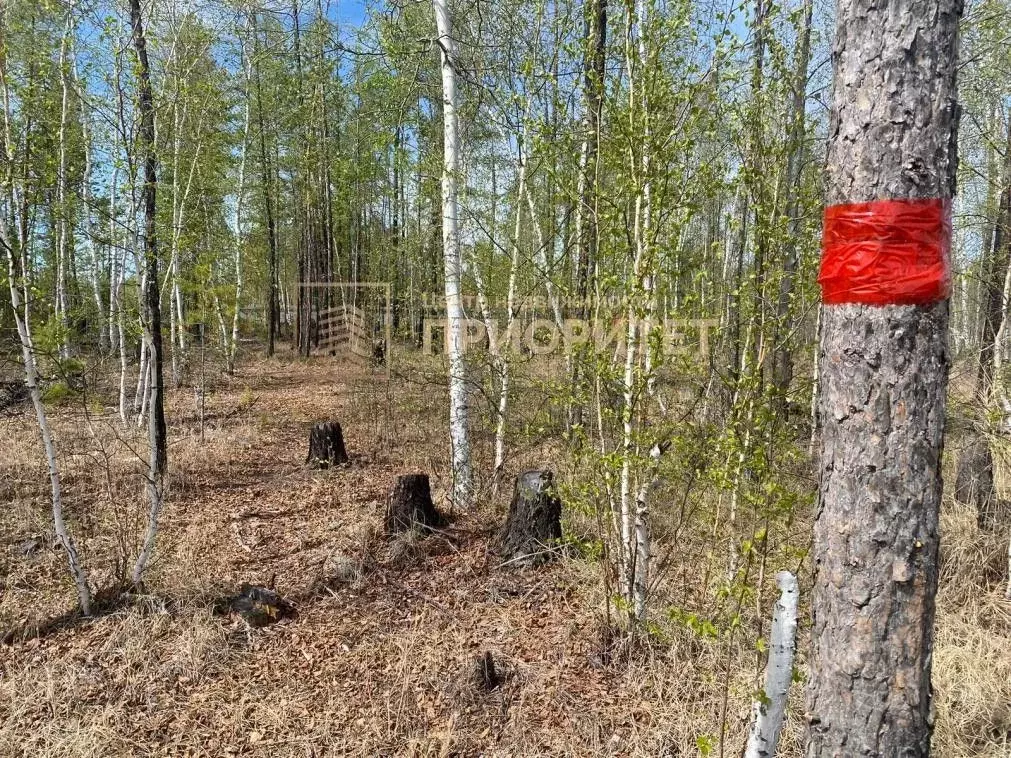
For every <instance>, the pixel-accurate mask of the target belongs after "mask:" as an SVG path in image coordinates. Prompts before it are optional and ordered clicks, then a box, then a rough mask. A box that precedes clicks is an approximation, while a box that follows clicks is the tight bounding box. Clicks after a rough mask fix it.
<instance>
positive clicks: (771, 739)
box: [744, 571, 800, 758]
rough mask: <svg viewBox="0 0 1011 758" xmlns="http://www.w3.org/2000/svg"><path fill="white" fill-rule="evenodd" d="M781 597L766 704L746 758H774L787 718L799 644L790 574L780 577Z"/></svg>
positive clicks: (758, 708) (760, 706)
mask: <svg viewBox="0 0 1011 758" xmlns="http://www.w3.org/2000/svg"><path fill="white" fill-rule="evenodd" d="M776 584H778V585H779V590H780V596H779V600H778V601H776V606H775V608H774V609H773V612H772V630H771V632H770V635H769V663H768V665H767V666H766V668H765V702H764V703H759V702H756V703H755V704H754V706H753V707H752V713H753V715H754V723H753V724H752V727H751V734H750V735H749V737H748V747H747V749H746V750H745V753H744V758H773V756H775V755H776V744H777V743H778V742H779V732H780V730H781V729H782V728H783V718H784V716H785V714H786V699H787V695H788V694H789V692H790V683H791V682H792V681H793V654H794V651H795V650H796V644H797V600H798V597H799V594H800V593H799V590H798V589H797V577H795V576H794V575H793V574H791V573H790V572H789V571H780V572H779V573H778V574H777V575H776Z"/></svg>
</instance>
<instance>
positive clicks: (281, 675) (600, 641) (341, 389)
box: [0, 354, 1011, 758]
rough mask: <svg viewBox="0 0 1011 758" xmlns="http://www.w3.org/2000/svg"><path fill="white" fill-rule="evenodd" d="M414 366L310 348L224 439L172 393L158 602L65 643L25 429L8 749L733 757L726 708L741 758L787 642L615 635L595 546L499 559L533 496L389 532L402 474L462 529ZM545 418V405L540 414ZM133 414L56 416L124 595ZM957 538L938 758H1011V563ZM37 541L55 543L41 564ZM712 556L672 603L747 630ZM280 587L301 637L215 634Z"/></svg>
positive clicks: (223, 430)
mask: <svg viewBox="0 0 1011 758" xmlns="http://www.w3.org/2000/svg"><path fill="white" fill-rule="evenodd" d="M394 360H395V361H396V363H400V362H401V361H400V360H398V359H397V358H395V359H394ZM405 360H406V362H407V363H406V365H402V368H403V370H404V371H405V372H406V373H407V376H402V377H401V378H399V379H398V378H394V379H393V380H392V381H391V383H390V385H389V395H387V394H386V391H385V389H377V388H376V387H374V386H372V384H373V382H374V380H373V379H371V378H369V380H368V381H367V382H363V381H361V379H362V377H357V376H356V373H355V372H360V371H362V369H360V368H355V367H352V368H350V369H349V368H348V367H347V366H341V365H339V364H336V363H335V362H334V361H333V360H332V359H318V360H313V361H312V362H311V363H308V364H306V363H305V362H303V361H299V360H297V359H295V358H293V357H292V356H291V355H290V354H289V355H287V356H280V357H278V358H277V359H272V360H268V361H263V360H256V361H252V362H249V363H243V364H240V367H239V369H238V371H237V373H236V375H235V376H234V377H232V378H230V379H229V378H228V377H227V376H225V375H221V376H220V379H216V380H215V386H214V388H213V390H212V391H210V392H209V393H208V395H207V400H206V409H205V430H204V441H203V442H200V440H199V428H198V425H199V421H198V412H197V409H196V407H195V403H194V398H193V395H192V393H190V392H187V391H180V392H174V393H170V395H169V402H168V403H167V410H168V419H169V428H170V429H171V430H172V433H171V434H170V449H171V450H172V452H173V456H174V460H175V461H176V463H175V467H176V468H175V469H174V474H173V484H172V487H171V489H170V494H169V496H168V501H167V503H166V509H165V524H166V527H165V531H164V533H163V534H162V540H163V548H162V552H161V553H160V554H159V558H158V560H157V561H156V562H155V563H153V564H152V569H151V571H152V575H151V578H150V580H149V581H150V583H151V585H152V586H154V587H157V588H158V589H157V594H152V595H145V594H131V595H128V596H126V597H125V598H122V599H119V600H117V601H116V604H115V606H114V607H111V608H108V609H106V610H103V612H102V613H101V615H100V616H99V617H98V618H96V619H95V620H94V621H81V620H76V621H75V622H73V623H67V624H65V625H59V624H58V625H57V626H56V627H55V628H53V629H50V630H46V632H45V634H44V635H43V636H41V637H35V636H34V632H33V625H37V624H44V623H46V622H47V621H49V620H50V619H53V618H56V617H59V616H60V615H61V614H63V613H65V612H67V611H68V610H72V606H70V605H68V588H67V578H66V572H65V569H64V567H63V557H62V556H61V554H60V552H59V550H58V547H57V549H53V545H52V536H51V527H50V526H49V525H48V524H47V520H48V510H47V508H46V506H45V502H46V481H45V478H44V475H43V469H42V468H40V462H41V460H42V456H41V450H40V448H39V444H38V442H37V437H36V435H34V434H33V433H32V424H33V420H32V419H31V417H30V415H28V414H20V415H17V416H10V415H8V416H6V417H4V418H3V419H2V420H0V435H2V436H0V440H2V449H3V450H4V455H3V458H2V460H0V467H2V468H0V470H2V474H3V479H2V481H3V483H4V484H3V493H2V494H3V497H4V499H5V500H9V501H10V502H11V503H12V506H11V509H10V511H9V513H8V515H7V517H5V518H4V519H3V521H2V522H0V523H2V529H3V531H2V533H0V544H3V545H5V548H6V549H5V554H4V556H3V562H4V566H5V571H4V573H5V577H6V578H5V581H4V592H3V594H2V595H0V629H6V630H19V631H17V632H14V636H15V639H13V640H8V641H7V642H8V644H7V645H6V646H5V647H4V648H3V651H4V655H3V657H2V660H3V663H2V664H0V672H2V678H0V703H2V704H3V708H4V710H5V719H4V720H3V722H2V725H0V753H2V754H4V755H47V756H50V755H51V756H105V755H162V754H168V755H207V756H216V755H292V756H295V755H362V756H367V755H368V756H371V755H418V756H423V755H478V754H483V755H502V756H508V755H669V756H676V755H716V754H718V752H719V747H718V746H719V744H720V735H721V729H722V715H723V714H724V713H725V714H726V734H725V735H724V741H725V742H726V744H727V753H728V754H736V753H737V751H738V750H739V749H740V747H741V746H742V745H743V742H744V739H745V736H746V731H747V728H748V726H749V717H750V705H751V698H752V695H753V692H754V690H755V689H756V687H757V686H758V685H759V683H760V681H761V679H760V675H761V671H762V663H761V660H760V659H761V656H760V654H759V653H758V651H757V650H756V647H755V643H756V639H758V635H759V634H760V633H761V632H760V630H761V629H762V627H761V619H758V618H755V617H754V616H753V614H748V619H747V622H746V623H745V626H744V628H743V629H742V630H741V632H740V633H739V634H737V635H736V636H726V635H724V634H719V635H715V636H713V635H710V634H707V633H706V632H705V631H704V630H701V629H699V628H698V627H692V626H691V625H689V624H686V623H685V622H684V621H682V620H677V619H672V618H671V617H670V616H667V617H666V618H664V617H663V616H659V617H658V620H657V622H656V628H655V629H653V631H652V632H651V633H650V635H648V636H646V637H643V638H637V639H635V640H632V641H624V640H622V639H621V638H620V637H617V636H614V635H611V634H609V633H608V627H607V623H606V621H607V620H606V618H605V615H604V608H605V607H606V603H605V596H604V588H603V586H602V584H601V582H600V577H599V566H598V560H599V559H595V558H594V556H593V555H592V553H588V552H586V550H585V549H584V550H582V551H579V550H571V551H568V552H567V553H566V555H565V556H564V557H562V558H561V559H560V560H558V561H556V562H553V563H550V564H547V565H545V566H542V567H538V568H523V569H510V567H501V566H500V564H501V563H502V560H501V559H500V558H498V557H497V556H496V555H495V554H494V552H493V549H494V540H495V532H496V530H497V529H498V528H500V527H501V525H502V523H503V522H504V518H505V513H506V509H507V505H508V499H509V496H510V494H511V492H509V491H503V492H502V493H500V495H499V496H498V497H482V498H480V499H479V503H480V505H479V507H478V508H477V509H475V510H474V511H472V512H469V513H467V514H456V516H455V518H454V519H453V521H452V522H451V524H450V525H449V526H448V527H447V529H446V531H445V532H444V533H437V534H435V535H431V536H422V535H410V536H408V537H400V538H391V537H388V536H386V535H384V534H383V524H382V519H383V512H384V508H385V500H386V495H387V491H388V489H389V487H390V486H391V484H392V481H393V479H394V477H395V475H397V474H399V473H403V472H409V471H415V470H419V471H429V472H432V474H433V480H434V482H435V484H434V489H435V493H434V495H435V500H436V502H437V504H438V505H439V507H440V508H442V509H444V510H445V508H446V506H445V498H444V495H445V489H446V484H447V476H446V470H445V456H444V451H443V446H444V439H443V437H442V435H441V434H440V433H439V431H438V430H439V426H440V423H439V422H440V419H441V418H442V417H443V413H444V405H445V403H444V401H443V402H438V403H431V402H429V400H430V398H431V397H432V396H433V392H432V386H431V384H429V383H428V382H426V381H424V380H423V379H422V377H423V376H424V374H423V373H422V372H420V371H418V370H417V367H416V366H415V368H414V370H412V368H411V367H412V363H416V362H418V361H419V360H420V358H418V357H417V356H414V357H410V356H409V357H407V358H405ZM396 363H395V365H396ZM364 373H366V374H367V373H368V371H367V370H366V371H364ZM398 373H399V372H398ZM412 376H414V377H416V379H415V380H413V381H412V379H411V377H412ZM443 395H444V388H443V390H442V391H440V392H439V393H438V395H437V396H438V397H440V398H442V397H443ZM535 412H536V404H532V405H530V406H527V409H526V413H524V415H526V414H527V413H529V414H531V415H534V414H535ZM521 413H523V411H521ZM108 416H109V414H108V412H106V413H104V414H103V413H102V412H98V411H95V412H94V415H93V418H92V422H91V423H92V424H93V425H94V426H95V428H96V430H97V439H96V438H93V437H92V436H91V435H90V433H89V432H88V431H87V430H85V429H83V428H81V427H80V426H78V425H77V424H76V423H75V420H76V419H77V412H76V411H75V410H74V409H66V410H64V411H63V412H59V411H58V412H56V413H55V414H54V419H53V423H54V426H55V427H56V429H57V430H58V433H59V434H60V435H61V438H62V439H63V440H64V445H65V446H66V458H65V461H66V462H65V473H66V479H67V491H68V495H67V497H68V503H73V505H72V506H71V507H70V508H69V509H68V510H69V515H70V517H71V518H73V519H75V521H77V522H78V523H79V524H80V526H79V527H78V544H79V546H80V549H81V552H82V555H83V557H84V560H85V561H86V562H87V563H88V564H89V565H94V566H102V567H106V569H107V571H109V572H110V575H106V576H102V575H98V576H95V577H94V579H93V581H94V582H95V583H96V585H98V586H103V585H106V586H111V585H113V584H114V582H115V577H114V576H112V575H111V570H112V568H113V567H114V566H116V565H117V564H118V563H119V562H120V559H118V558H117V555H118V550H119V548H118V546H117V544H116V540H117V539H121V538H129V537H133V538H134V539H135V538H136V533H137V529H136V523H137V522H138V521H141V520H142V517H143V500H142V498H141V497H140V494H141V493H140V492H139V491H138V490H137V487H136V484H135V481H133V480H135V478H136V471H137V469H138V468H141V467H142V465H143V462H142V461H141V460H139V459H138V458H137V457H136V456H135V455H133V454H131V453H130V452H129V446H130V445H131V443H133V442H136V440H129V439H128V440H121V439H120V438H121V437H122V433H121V432H120V431H119V430H118V424H116V423H115V421H114V420H113V421H112V422H111V423H112V428H113V430H114V431H113V433H110V432H109V431H108V429H109V425H110V419H109V417H108ZM321 418H339V419H341V421H342V423H343V427H344V434H345V437H346V440H347V447H348V451H349V454H350V457H351V464H350V466H349V467H347V468H337V469H333V470H327V471H312V470H310V469H307V467H306V466H305V452H306V439H307V431H308V428H309V426H310V425H311V424H312V423H313V422H314V421H316V420H318V419H321ZM485 421H486V423H487V419H486V420H485ZM539 437H540V438H539V439H534V440H531V441H529V442H528V444H524V445H522V446H521V449H522V453H520V454H518V455H517V456H516V457H515V458H513V459H511V460H510V461H509V466H508V472H509V478H510V481H511V477H512V476H513V475H515V474H516V473H517V472H519V471H522V470H525V469H527V468H532V467H542V466H545V465H547V466H548V467H557V468H556V470H558V471H559V472H560V475H562V472H563V471H564V466H565V464H564V461H563V459H562V458H561V456H560V450H559V448H558V445H557V443H555V442H554V440H553V436H552V435H551V433H550V430H545V431H543V432H542V433H541V434H540V435H539ZM98 440H103V441H104V444H103V445H100V444H99V442H98ZM103 448H104V452H103ZM488 453H490V451H489V450H484V454H488ZM105 455H108V456H109V463H108V464H106V462H105ZM107 465H108V467H109V468H108V472H107V469H106V466H107ZM107 473H108V474H109V475H110V476H109V478H108V479H107V478H106V475H107ZM796 473H797V474H798V475H799V476H804V477H809V476H810V471H809V470H806V469H802V470H798V471H797V472H796ZM110 486H111V487H112V488H113V489H112V491H113V497H111V498H110V495H109V487H110ZM805 486H806V487H809V486H810V484H808V485H805ZM506 489H507V490H508V488H506ZM440 495H442V497H440ZM810 518H811V514H810V511H809V509H805V511H804V512H802V513H800V514H798V519H797V523H796V524H795V525H794V527H793V528H792V530H791V535H792V538H793V539H794V540H795V541H796V544H797V545H798V546H799V547H800V548H801V550H802V551H806V549H807V541H808V539H809V538H808V537H807V536H806V535H807V534H808V533H809V530H810ZM563 522H564V525H565V540H566V541H567V542H569V543H572V544H573V545H578V544H579V543H581V542H586V543H590V542H593V541H594V540H595V536H594V535H595V534H596V527H595V525H594V524H593V523H592V519H591V518H590V516H589V515H588V514H586V513H580V512H579V511H577V510H573V509H571V508H568V507H566V508H565V510H564V513H563ZM690 528H693V527H690ZM942 529H943V532H942V533H943V539H944V545H945V550H944V557H943V559H942V575H941V585H940V589H939V595H938V598H939V599H938V603H939V610H938V620H937V627H938V631H937V647H936V649H935V652H934V658H935V661H934V672H935V673H934V685H935V689H936V695H937V725H936V727H935V730H936V731H935V737H934V740H935V751H936V755H939V756H952V757H954V756H965V757H966V758H968V757H969V756H973V757H982V756H993V757H994V758H1005V757H1006V756H1007V755H1008V749H1009V743H1008V739H1009V737H1008V734H1009V732H1011V711H1009V709H1008V703H1011V691H1009V687H1011V657H1009V656H1008V655H1007V651H1008V650H1009V649H1011V608H1009V605H1008V603H1007V601H1006V600H1005V599H1004V595H1003V586H1002V581H1001V579H1002V577H1003V575H1004V569H1005V551H1006V543H1004V542H1003V541H1002V540H1000V539H997V538H995V537H994V536H992V535H986V534H985V533H981V532H980V531H979V529H978V528H977V526H976V516H975V513H974V511H973V510H972V509H971V508H968V507H966V506H961V505H958V504H955V503H951V502H948V503H946V504H945V507H944V510H943V521H942ZM31 539H37V540H38V544H37V545H35V546H33V547H31V549H30V550H27V551H26V552H19V546H23V545H24V543H25V541H26V540H31ZM697 539H698V541H696V540H695V539H689V538H687V537H682V538H681V539H680V544H674V543H672V542H666V541H664V542H662V543H661V544H660V545H658V546H657V550H658V553H659V554H660V555H667V553H668V551H671V553H672V559H671V560H672V567H671V569H670V570H669V571H668V572H667V579H666V580H665V581H664V585H663V587H662V588H660V589H658V594H659V596H660V597H661V598H663V600H662V601H659V602H660V603H661V605H662V606H664V607H666V606H671V607H679V608H693V609H697V611H698V612H699V615H700V616H712V617H713V619H714V620H715V621H717V623H719V621H718V619H719V618H720V616H721V614H722V613H723V611H721V610H720V609H719V608H718V607H717V605H716V604H711V605H710V604H708V603H707V602H706V601H705V597H706V594H705V592H704V591H703V588H702V587H701V586H700V582H701V567H702V566H703V565H704V564H705V562H706V560H707V559H706V556H705V553H706V550H707V548H706V545H707V541H708V540H707V539H706V537H705V535H697ZM22 550H23V548H22ZM709 560H710V561H712V556H710V558H709ZM805 560H806V559H805ZM808 571H809V570H808V569H806V568H802V570H801V577H802V592H801V597H802V598H804V600H802V603H803V604H804V606H805V607H806V605H807V601H806V598H807V595H808V593H809V587H810V580H809V579H805V578H804V577H805V574H807V572H808ZM275 576H276V587H277V590H278V591H279V593H280V594H281V595H282V596H284V597H285V598H288V599H290V600H292V601H293V602H294V603H295V605H296V608H297V612H298V616H297V618H293V619H286V620H284V621H281V622H280V623H278V624H277V625H274V626H269V627H265V628H264V629H251V628H250V627H249V626H248V625H247V624H246V623H245V622H244V621H243V620H242V619H241V618H240V617H238V616H236V615H235V614H232V615H230V616H221V615H217V614H215V613H214V605H215V603H216V602H217V601H219V600H220V599H221V598H222V597H224V596H227V595H228V594H230V593H231V592H234V591H235V590H236V588H238V587H239V585H241V584H242V583H244V582H249V583H253V584H260V585H266V584H267V583H268V582H270V580H271V578H272V577H275ZM767 591H768V590H767ZM686 596H687V597H688V598H690V599H688V600H686ZM768 602H769V598H768V597H767V598H766V603H768ZM802 629H803V631H802V636H803V635H805V634H806V633H807V630H806V625H802ZM19 636H23V637H24V638H25V639H23V640H22V639H19ZM804 647H805V644H804V643H803V642H802V643H801V644H800V648H801V650H803V649H804ZM486 652H491V654H492V655H493V657H494V661H495V666H496V669H497V671H498V674H499V677H500V681H499V682H498V684H497V685H496V686H495V687H493V688H491V689H490V690H486V689H485V688H484V687H483V686H482V684H481V680H480V678H479V677H478V676H477V675H476V663H477V661H478V660H479V658H480V657H481V656H483V655H484V653H486ZM802 660H803V658H802ZM800 671H801V672H803V666H801V669H800ZM797 689H798V691H799V686H798V688H797ZM802 733H803V721H802V699H801V698H800V697H799V696H798V695H797V693H794V696H793V697H792V698H791V701H790V713H789V718H788V721H787V727H786V731H785V733H784V736H783V740H782V742H781V743H780V746H781V752H780V753H779V754H780V755H783V756H797V755H801V754H802V750H801V740H802Z"/></svg>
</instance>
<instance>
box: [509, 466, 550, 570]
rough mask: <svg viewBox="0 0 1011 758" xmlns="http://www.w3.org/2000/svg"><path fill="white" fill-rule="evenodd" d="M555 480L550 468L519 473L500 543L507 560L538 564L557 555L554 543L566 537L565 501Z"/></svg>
mask: <svg viewBox="0 0 1011 758" xmlns="http://www.w3.org/2000/svg"><path fill="white" fill-rule="evenodd" d="M553 484H554V475H553V474H552V473H551V472H550V471H527V472H526V473H523V474H520V475H519V476H518V477H516V488H515V489H514V490H513V499H512V503H510V505H509V516H508V517H507V518H506V523H505V527H504V528H503V529H502V534H501V537H500V539H499V546H498V554H499V555H500V556H502V558H503V559H504V560H505V562H506V563H509V564H511V565H524V566H535V565H537V564H540V563H544V562H545V561H547V560H550V559H551V557H552V556H553V555H554V550H555V544H554V543H555V542H557V541H558V540H560V539H561V538H562V522H561V517H562V501H561V500H559V499H558V497H557V495H555V493H554V488H553Z"/></svg>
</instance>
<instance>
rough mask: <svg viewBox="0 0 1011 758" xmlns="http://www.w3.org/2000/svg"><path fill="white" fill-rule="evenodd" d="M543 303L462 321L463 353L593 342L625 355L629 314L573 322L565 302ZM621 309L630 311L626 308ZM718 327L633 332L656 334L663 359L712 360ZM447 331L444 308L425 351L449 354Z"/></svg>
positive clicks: (434, 318) (660, 326)
mask: <svg viewBox="0 0 1011 758" xmlns="http://www.w3.org/2000/svg"><path fill="white" fill-rule="evenodd" d="M425 302H426V305H427V307H428V308H429V309H430V310H431V309H435V308H436V307H437V306H436V305H435V303H436V301H435V300H434V299H429V298H426V300H425ZM464 305H465V307H466V305H467V298H464ZM544 305H545V304H544V303H543V302H542V300H540V299H538V300H537V301H535V302H534V307H533V308H532V309H531V310H528V311H526V312H524V308H523V307H517V308H516V310H514V312H518V314H519V315H517V316H515V317H514V318H513V319H509V318H508V317H502V316H497V315H488V317H482V318H473V317H468V318H464V319H463V322H462V324H461V329H460V333H461V340H462V348H463V350H464V352H467V351H469V350H473V349H488V348H490V347H491V346H492V345H495V346H497V347H498V348H499V349H502V350H506V351H511V352H514V353H518V354H523V355H531V356H536V355H553V354H568V353H571V352H572V351H573V350H575V349H577V348H578V347H579V346H580V345H586V344H589V345H592V347H593V348H594V349H596V350H599V351H610V350H613V351H614V352H615V353H616V354H617V355H618V356H624V354H625V343H626V342H627V340H628V332H629V329H628V327H629V321H628V317H627V316H621V315H597V316H595V317H592V318H584V317H582V316H581V315H580V316H578V317H574V318H570V317H567V316H566V310H568V311H569V312H571V310H570V309H568V308H567V309H566V310H563V309H562V307H561V304H559V307H558V308H554V307H548V308H545V307H544ZM566 305H570V304H569V303H566ZM608 306H609V307H608V310H610V306H615V307H614V310H612V311H611V313H612V314H613V313H614V312H615V311H618V312H620V310H619V307H618V306H620V303H617V302H615V303H608ZM590 310H591V309H588V308H585V307H581V308H580V309H579V311H578V312H579V313H586V312H588V311H590ZM592 310H593V311H594V312H596V313H598V314H602V313H603V312H606V311H604V309H602V308H599V307H597V308H594V309H592ZM623 310H625V312H626V313H627V308H626V309H623ZM545 313H547V314H548V315H545ZM718 326H719V319H715V318H693V319H652V320H651V319H646V318H643V319H640V320H638V321H637V322H636V324H635V327H636V329H635V334H636V335H637V339H641V338H642V335H644V334H647V333H648V334H650V335H651V338H654V339H655V338H656V337H657V336H658V337H659V339H660V340H661V342H662V345H663V351H664V354H665V355H668V356H680V355H684V356H693V357H697V358H702V359H708V357H709V353H710V349H711V342H712V332H713V330H714V329H716V328H717V327H718ZM448 327H449V322H448V320H447V319H446V317H445V311H444V309H443V311H442V313H440V314H438V315H426V316H425V318H424V321H423V323H422V342H421V344H422V348H421V349H422V353H424V354H425V355H434V354H435V353H437V352H443V351H448V348H449V328H448ZM653 335H655V336H653Z"/></svg>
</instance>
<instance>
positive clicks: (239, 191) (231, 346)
mask: <svg viewBox="0 0 1011 758" xmlns="http://www.w3.org/2000/svg"><path fill="white" fill-rule="evenodd" d="M243 71H244V74H245V90H246V91H245V101H246V107H245V115H244V118H243V121H242V150H241V154H240V156H239V182H238V186H237V187H236V189H235V219H234V222H233V226H234V235H235V311H234V312H233V313H232V334H231V339H230V340H229V341H228V348H227V351H228V352H227V367H228V373H229V375H231V374H234V373H235V355H236V352H237V351H238V346H239V308H240V306H241V304H242V201H243V198H244V192H245V187H246V152H247V150H248V147H249V115H250V109H249V100H250V98H249V94H250V87H249V80H250V62H249V59H248V57H247V59H246V60H245V62H244V65H243Z"/></svg>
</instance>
